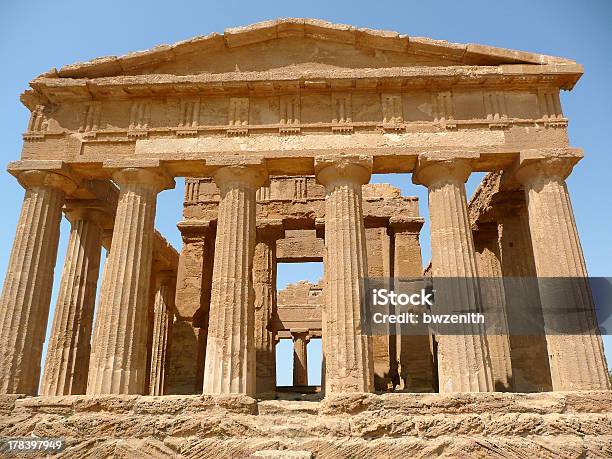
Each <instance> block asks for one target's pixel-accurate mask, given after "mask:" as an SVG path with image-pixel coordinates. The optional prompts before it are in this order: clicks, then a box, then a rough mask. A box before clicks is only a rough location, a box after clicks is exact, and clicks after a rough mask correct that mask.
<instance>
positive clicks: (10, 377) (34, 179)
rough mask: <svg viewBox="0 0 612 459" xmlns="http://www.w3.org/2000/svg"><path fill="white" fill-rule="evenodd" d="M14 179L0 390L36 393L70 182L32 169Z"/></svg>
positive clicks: (0, 315) (1, 301) (0, 326)
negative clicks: (16, 193) (20, 192)
mask: <svg viewBox="0 0 612 459" xmlns="http://www.w3.org/2000/svg"><path fill="white" fill-rule="evenodd" d="M18 179H19V182H20V183H21V184H22V185H23V186H24V187H25V189H26V192H25V197H24V199H23V205H22V208H21V215H20V216H19V222H18V224H17V231H16V233H15V240H14V242H13V249H12V251H11V255H10V258H9V263H8V269H7V272H6V278H5V280H4V287H3V289H2V297H0V393H2V394H15V393H20V394H28V395H36V394H37V392H38V381H39V377H40V359H41V354H42V346H43V342H44V341H45V332H46V327H47V318H48V315H49V303H50V301H51V290H52V287H53V269H54V267H55V261H56V256H57V245H58V242H59V230H60V221H61V218H62V205H63V203H64V198H65V196H66V193H70V192H71V191H73V190H74V189H75V185H74V183H73V182H72V181H71V180H69V179H67V178H66V177H64V176H62V175H59V174H56V173H52V172H46V171H38V170H36V171H27V172H22V173H21V174H19V176H18Z"/></svg>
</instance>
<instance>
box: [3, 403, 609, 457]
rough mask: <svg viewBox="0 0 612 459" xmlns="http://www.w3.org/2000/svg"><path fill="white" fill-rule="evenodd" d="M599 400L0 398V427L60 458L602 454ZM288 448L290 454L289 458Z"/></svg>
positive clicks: (605, 436)
mask: <svg viewBox="0 0 612 459" xmlns="http://www.w3.org/2000/svg"><path fill="white" fill-rule="evenodd" d="M611 397H612V396H611V395H610V392H609V391H600V392H588V391H587V392H559V393H548V394H511V393H504V394H501V393H495V394H493V393H491V394H486V393H480V394H478V393H474V394H450V395H443V394H431V395H430V394H388V395H372V394H352V395H351V394H346V395H340V396H329V397H327V398H326V400H325V401H324V402H323V403H319V402H290V401H277V400H276V401H260V402H257V401H255V400H254V399H251V398H249V397H244V396H206V395H199V396H197V395H194V396H164V397H151V396H102V397H100V396H67V397H38V398H25V399H18V400H16V401H15V397H14V396H2V397H0V405H2V406H6V407H7V409H6V410H5V411H3V413H2V414H1V415H0V435H2V436H3V437H4V436H29V435H31V434H32V433H35V434H36V435H39V436H45V437H62V438H65V439H66V442H67V445H68V447H67V449H66V450H65V451H64V452H63V453H62V454H60V457H74V456H82V455H87V456H88V457H107V456H108V455H125V454H127V455H128V456H130V457H150V456H155V457H211V458H212V457H215V458H216V457H236V456H239V457H250V456H251V455H254V456H253V457H347V456H351V455H359V456H361V455H363V454H368V455H371V456H373V457H390V456H391V457H399V456H405V455H406V454H410V455H412V456H415V457H433V456H440V455H446V456H457V455H465V454H468V455H469V456H470V457H483V458H484V457H490V454H491V451H494V452H495V454H497V455H499V456H500V457H508V456H517V455H518V456H521V457H522V456H525V457H526V456H534V457H539V456H542V455H544V456H547V457H548V456H550V457H555V456H561V457H581V456H583V455H584V454H586V455H587V456H589V455H591V456H593V457H606V456H608V455H609V453H610V452H611V449H610V444H611V442H612V398H611ZM13 405H14V406H13ZM297 452H299V454H302V456H290V454H292V453H296V454H297ZM262 454H265V455H264V456H262ZM309 455H310V456H309ZM33 457H39V456H36V455H35V453H34V456H33Z"/></svg>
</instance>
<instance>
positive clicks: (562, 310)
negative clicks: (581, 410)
mask: <svg viewBox="0 0 612 459" xmlns="http://www.w3.org/2000/svg"><path fill="white" fill-rule="evenodd" d="M580 158H581V155H570V156H566V157H562V156H559V155H550V154H549V153H548V152H546V151H539V150H528V151H525V152H522V153H521V157H520V162H519V167H518V169H517V171H516V174H517V179H518V180H519V181H520V182H521V183H522V184H523V185H524V187H525V197H526V200H527V208H528V214H529V230H530V232H531V240H532V242H533V253H534V258H535V265H536V273H537V275H538V277H539V278H542V279H543V280H542V281H540V282H539V283H540V298H541V301H542V316H543V319H544V326H545V330H546V332H547V333H546V342H547V345H548V355H549V361H550V373H551V380H552V385H553V389H554V390H579V389H585V390H586V389H610V380H609V375H608V371H607V370H608V369H607V365H606V358H605V356H604V351H603V343H602V340H601V335H600V332H599V327H598V325H597V319H596V317H595V310H594V306H593V299H592V296H591V292H590V288H589V285H588V280H587V277H588V274H587V269H586V262H585V261H584V255H583V254H582V248H581V246H580V239H579V238H578V231H577V229H576V222H575V220H574V214H573V210H572V204H571V201H570V198H569V193H568V191H567V186H566V184H565V178H566V177H567V176H568V175H569V173H570V172H571V169H572V167H573V165H574V164H575V162H576V161H578V160H579V159H580ZM552 277H566V278H576V279H577V280H578V282H566V283H564V284H563V285H564V286H565V288H556V289H551V288H546V287H545V286H544V284H543V283H542V282H546V278H552ZM570 310H571V311H578V313H575V312H574V313H572V314H571V319H570V320H575V321H577V323H578V325H577V327H576V330H577V332H576V334H574V335H568V334H564V333H555V330H559V329H560V328H559V327H560V326H562V325H560V324H563V323H564V321H567V320H568V316H569V313H568V312H566V311H570ZM561 329H562V328H561Z"/></svg>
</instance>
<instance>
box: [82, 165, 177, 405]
mask: <svg viewBox="0 0 612 459" xmlns="http://www.w3.org/2000/svg"><path fill="white" fill-rule="evenodd" d="M113 180H114V181H115V182H116V183H117V184H118V185H119V187H120V193H119V202H118V205H117V214H116V217H115V226H114V229H113V238H112V250H111V251H110V254H109V257H108V258H107V260H106V266H105V273H104V276H103V279H102V286H101V294H100V302H99V306H98V313H97V315H96V323H95V331H94V337H95V340H94V343H93V350H92V357H91V359H90V365H89V379H88V383H87V393H88V394H141V393H143V391H144V389H145V374H146V367H147V362H146V358H147V335H148V333H147V332H148V325H149V324H148V320H147V318H148V309H149V308H148V306H149V304H148V302H149V289H150V285H149V284H150V278H151V263H152V256H153V241H154V223H155V207H156V203H157V193H158V192H159V191H160V190H162V189H164V188H166V187H170V186H172V185H173V182H172V181H171V180H170V179H168V178H167V177H165V176H161V175H159V174H158V173H156V172H153V171H150V170H145V169H123V170H121V171H118V172H116V173H115V174H114V175H113Z"/></svg>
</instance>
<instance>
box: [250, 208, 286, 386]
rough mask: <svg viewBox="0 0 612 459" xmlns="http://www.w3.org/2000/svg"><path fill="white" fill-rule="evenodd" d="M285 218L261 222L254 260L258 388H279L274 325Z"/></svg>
mask: <svg viewBox="0 0 612 459" xmlns="http://www.w3.org/2000/svg"><path fill="white" fill-rule="evenodd" d="M282 233H283V227H282V221H281V220H275V221H266V222H258V223H257V243H256V245H255V257H254V261H253V287H254V290H255V361H256V391H257V392H258V393H261V392H268V391H273V390H275V389H276V353H275V347H276V346H275V345H274V336H273V333H272V330H271V328H270V323H271V321H272V317H273V316H274V314H275V313H276V240H277V239H278V238H281V237H282Z"/></svg>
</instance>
